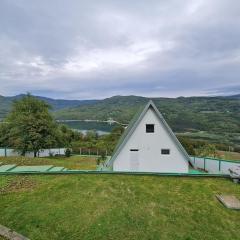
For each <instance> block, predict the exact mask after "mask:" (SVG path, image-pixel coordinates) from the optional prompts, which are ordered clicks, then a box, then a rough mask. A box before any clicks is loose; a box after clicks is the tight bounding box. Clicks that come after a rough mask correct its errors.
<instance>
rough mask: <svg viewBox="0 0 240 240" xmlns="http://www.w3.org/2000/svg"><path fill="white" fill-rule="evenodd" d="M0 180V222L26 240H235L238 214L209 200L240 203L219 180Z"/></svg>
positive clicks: (113, 177) (227, 183)
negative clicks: (229, 199)
mask: <svg viewBox="0 0 240 240" xmlns="http://www.w3.org/2000/svg"><path fill="white" fill-rule="evenodd" d="M6 179H7V181H6ZM2 181H3V184H2V185H1V186H2V187H1V189H4V191H2V192H1V197H0V212H1V215H0V223H1V224H2V225H5V226H7V227H10V228H12V229H14V230H16V231H17V232H19V233H21V234H23V235H26V236H27V237H29V238H30V239H32V240H34V239H37V240H41V239H44V240H45V239H52V240H54V239H58V240H60V239H64V240H68V239H131V240H134V239H206V240H207V239H239V234H240V221H239V219H240V217H239V212H238V211H233V210H229V209H226V208H224V207H223V206H222V205H221V204H220V203H219V202H218V201H217V200H216V198H215V194H219V193H228V194H234V195H236V196H237V197H240V188H239V186H238V185H236V184H233V183H232V182H231V181H230V180H226V179H211V178H204V179H203V178H177V177H153V176H121V175H111V176H110V175H71V176H70V175H65V176H7V177H6V176H2V177H0V182H2ZM17 182H21V184H20V187H19V186H17V184H16V183H17ZM12 183H13V184H12ZM15 186H17V187H15Z"/></svg>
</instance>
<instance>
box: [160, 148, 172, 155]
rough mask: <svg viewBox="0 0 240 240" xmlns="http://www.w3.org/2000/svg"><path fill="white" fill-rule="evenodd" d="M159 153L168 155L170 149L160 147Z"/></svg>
mask: <svg viewBox="0 0 240 240" xmlns="http://www.w3.org/2000/svg"><path fill="white" fill-rule="evenodd" d="M161 154H163V155H169V154H170V149H161Z"/></svg>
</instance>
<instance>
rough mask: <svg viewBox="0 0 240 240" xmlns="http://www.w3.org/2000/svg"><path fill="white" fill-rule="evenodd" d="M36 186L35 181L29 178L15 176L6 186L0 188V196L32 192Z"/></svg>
mask: <svg viewBox="0 0 240 240" xmlns="http://www.w3.org/2000/svg"><path fill="white" fill-rule="evenodd" d="M36 185H37V183H36V181H35V180H33V179H32V178H31V177H29V176H17V177H15V178H14V179H11V178H10V179H8V181H7V184H5V185H4V186H3V187H1V188H0V194H7V193H14V192H24V191H32V190H33V189H34V188H35V187H36Z"/></svg>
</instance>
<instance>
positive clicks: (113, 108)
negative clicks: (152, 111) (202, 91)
mask: <svg viewBox="0 0 240 240" xmlns="http://www.w3.org/2000/svg"><path fill="white" fill-rule="evenodd" d="M147 101H148V99H147V98H144V97H137V96H126V97H124V96H115V97H111V98H107V99H104V100H99V101H97V102H96V103H94V104H89V105H87V106H86V105H82V106H78V107H74V108H69V109H62V110H59V111H56V112H54V116H55V117H56V118H57V119H99V120H106V119H107V118H109V117H111V118H113V119H114V120H117V121H119V122H122V123H128V122H129V121H130V120H131V118H132V117H133V115H134V114H135V113H136V112H137V111H138V109H139V108H140V107H141V106H143V105H144V104H145V103H146V102H147ZM153 101H154V102H155V104H156V105H157V107H158V109H159V110H160V111H161V112H162V114H163V115H164V117H165V118H166V120H167V121H168V122H169V124H170V125H171V126H172V127H173V129H174V130H175V131H183V130H184V131H185V130H194V129H197V130H203V131H206V130H207V131H210V132H221V131H227V132H233V133H235V132H239V131H240V112H239V109H240V99H235V98H233V99H232V98H224V97H187V98H185V97H179V98H153Z"/></svg>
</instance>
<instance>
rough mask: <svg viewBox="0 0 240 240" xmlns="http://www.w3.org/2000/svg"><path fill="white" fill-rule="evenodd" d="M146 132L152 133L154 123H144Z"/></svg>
mask: <svg viewBox="0 0 240 240" xmlns="http://www.w3.org/2000/svg"><path fill="white" fill-rule="evenodd" d="M146 132H147V133H153V132H154V124H146Z"/></svg>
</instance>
